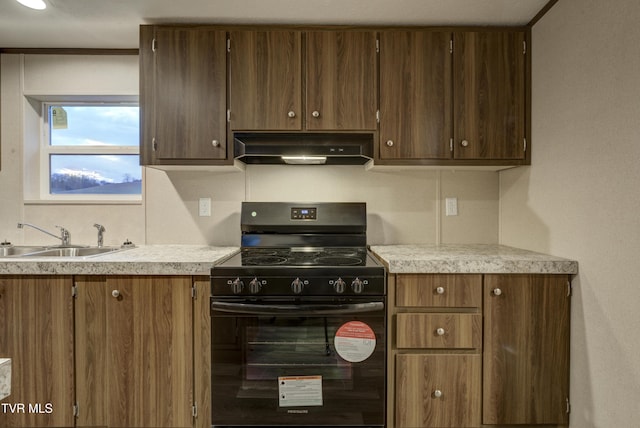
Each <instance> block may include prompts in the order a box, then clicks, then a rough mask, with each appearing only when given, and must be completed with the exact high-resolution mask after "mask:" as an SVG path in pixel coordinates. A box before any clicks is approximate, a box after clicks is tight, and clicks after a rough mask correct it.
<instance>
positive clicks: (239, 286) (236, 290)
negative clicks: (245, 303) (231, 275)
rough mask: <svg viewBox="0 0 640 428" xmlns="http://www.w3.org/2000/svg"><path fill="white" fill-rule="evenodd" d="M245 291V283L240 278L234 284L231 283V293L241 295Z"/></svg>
mask: <svg viewBox="0 0 640 428" xmlns="http://www.w3.org/2000/svg"><path fill="white" fill-rule="evenodd" d="M243 289H244V282H242V280H241V279H240V278H236V279H234V280H233V282H232V283H231V291H232V292H233V294H240V293H242V290H243Z"/></svg>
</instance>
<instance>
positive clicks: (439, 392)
mask: <svg viewBox="0 0 640 428" xmlns="http://www.w3.org/2000/svg"><path fill="white" fill-rule="evenodd" d="M433 396H434V397H435V398H440V397H442V391H440V390H439V389H436V390H435V391H433Z"/></svg>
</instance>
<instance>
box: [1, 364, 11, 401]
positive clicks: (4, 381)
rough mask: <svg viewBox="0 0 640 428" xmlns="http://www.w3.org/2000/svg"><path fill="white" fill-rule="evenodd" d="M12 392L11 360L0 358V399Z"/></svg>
mask: <svg viewBox="0 0 640 428" xmlns="http://www.w3.org/2000/svg"><path fill="white" fill-rule="evenodd" d="M10 394H11V360H10V359H9V358H0V400H2V399H3V398H7V397H8V396H9V395H10Z"/></svg>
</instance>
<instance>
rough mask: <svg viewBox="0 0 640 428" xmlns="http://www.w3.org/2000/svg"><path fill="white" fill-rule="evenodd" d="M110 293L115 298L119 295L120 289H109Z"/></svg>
mask: <svg viewBox="0 0 640 428" xmlns="http://www.w3.org/2000/svg"><path fill="white" fill-rule="evenodd" d="M111 295H112V296H113V297H115V298H116V299H117V298H118V297H120V291H118V290H113V291H111Z"/></svg>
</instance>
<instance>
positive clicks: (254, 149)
mask: <svg viewBox="0 0 640 428" xmlns="http://www.w3.org/2000/svg"><path fill="white" fill-rule="evenodd" d="M233 156H234V157H235V158H236V159H237V160H240V161H242V162H245V163H250V164H289V165H364V164H365V163H367V162H369V161H370V160H371V159H373V133H352V134H350V133H245V132H242V133H240V132H238V133H234V135H233Z"/></svg>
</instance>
